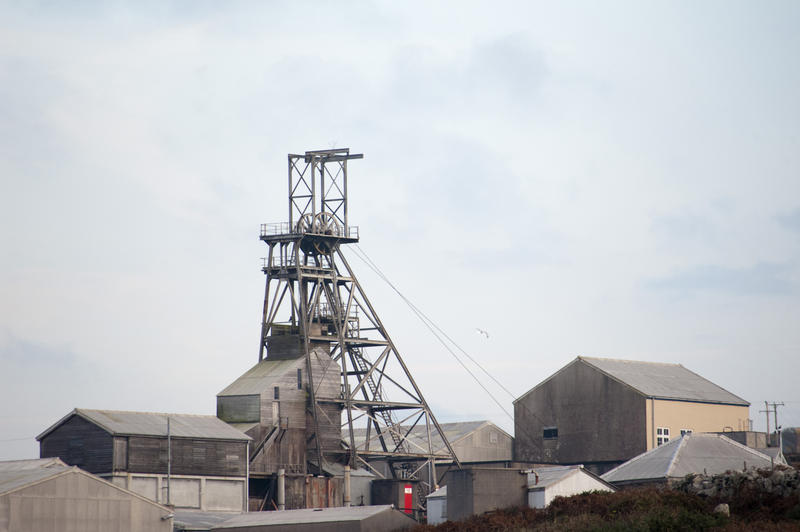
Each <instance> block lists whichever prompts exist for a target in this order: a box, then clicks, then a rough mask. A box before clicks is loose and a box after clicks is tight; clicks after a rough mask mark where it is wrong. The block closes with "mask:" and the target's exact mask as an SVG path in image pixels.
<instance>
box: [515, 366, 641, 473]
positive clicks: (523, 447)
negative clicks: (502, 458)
mask: <svg viewBox="0 0 800 532" xmlns="http://www.w3.org/2000/svg"><path fill="white" fill-rule="evenodd" d="M645 414H646V408H645V399H644V397H643V396H642V395H640V394H639V393H638V392H636V391H634V390H633V389H632V388H630V387H628V386H626V385H624V384H621V383H619V382H617V381H615V380H614V379H611V378H609V377H607V376H605V375H604V374H602V373H601V372H599V371H597V370H596V369H594V368H592V367H591V366H589V365H588V364H586V363H585V362H583V361H581V360H580V359H578V360H575V361H573V362H572V363H571V364H569V365H567V366H565V367H564V368H563V369H562V370H560V371H559V372H558V373H556V374H555V375H553V376H552V377H551V378H550V379H548V380H546V381H544V382H542V383H541V384H540V385H538V386H537V387H536V388H534V389H533V390H531V391H530V392H529V393H527V394H526V395H524V396H522V397H521V398H520V399H518V400H517V401H515V403H514V460H516V461H526V462H540V463H562V464H578V463H584V462H621V461H625V460H628V459H630V458H632V457H634V456H636V455H638V454H640V453H642V452H644V451H645V450H646V448H647V439H646V426H647V425H646V420H645ZM545 427H557V428H558V437H557V438H555V439H544V435H543V431H544V428H545Z"/></svg>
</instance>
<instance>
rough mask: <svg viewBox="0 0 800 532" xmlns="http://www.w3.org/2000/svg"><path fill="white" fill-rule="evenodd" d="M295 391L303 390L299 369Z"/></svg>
mask: <svg viewBox="0 0 800 532" xmlns="http://www.w3.org/2000/svg"><path fill="white" fill-rule="evenodd" d="M297 389H298V390H302V389H303V370H302V369H299V368H298V369H297Z"/></svg>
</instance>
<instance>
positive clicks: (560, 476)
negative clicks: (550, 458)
mask: <svg viewBox="0 0 800 532" xmlns="http://www.w3.org/2000/svg"><path fill="white" fill-rule="evenodd" d="M530 471H531V472H530V473H529V474H528V489H529V490H532V489H544V488H548V487H550V486H553V485H555V484H558V483H559V482H561V481H562V480H564V479H566V478H568V477H571V476H573V475H585V476H588V477H591V478H593V479H594V480H596V481H597V482H598V483H600V484H603V485H605V486H607V487H608V488H609V489H611V490H615V489H616V488H614V486H612V485H611V484H609V483H608V482H606V481H605V480H603V479H602V478H600V477H598V476H597V475H595V474H594V473H592V472H591V471H587V470H586V469H584V468H583V466H582V465H565V466H547V467H535V468H533V469H532V470H530Z"/></svg>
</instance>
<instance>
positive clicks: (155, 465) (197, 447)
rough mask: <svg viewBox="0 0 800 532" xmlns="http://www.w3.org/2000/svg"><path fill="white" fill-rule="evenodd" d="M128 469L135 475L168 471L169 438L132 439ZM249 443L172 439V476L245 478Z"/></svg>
mask: <svg viewBox="0 0 800 532" xmlns="http://www.w3.org/2000/svg"><path fill="white" fill-rule="evenodd" d="M128 466H129V469H128V470H129V471H131V472H133V473H166V472H167V439H166V438H150V437H138V436H131V437H130V439H129V446H128ZM246 471H247V444H245V443H243V442H231V441H219V440H193V439H183V438H173V439H172V473H174V474H176V475H218V476H244V475H245V474H246Z"/></svg>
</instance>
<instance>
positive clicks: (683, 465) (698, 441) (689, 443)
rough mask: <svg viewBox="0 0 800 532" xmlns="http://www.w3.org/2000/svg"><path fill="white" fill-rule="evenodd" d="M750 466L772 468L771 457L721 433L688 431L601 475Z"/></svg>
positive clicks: (620, 477)
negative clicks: (693, 432) (694, 432)
mask: <svg viewBox="0 0 800 532" xmlns="http://www.w3.org/2000/svg"><path fill="white" fill-rule="evenodd" d="M745 465H746V466H747V467H757V468H763V467H770V466H771V465H772V464H771V461H770V457H769V456H767V455H765V454H763V453H760V452H758V451H756V450H755V449H751V448H749V447H746V446H744V445H742V444H741V443H738V442H735V441H733V440H732V439H730V438H728V437H726V436H723V435H721V434H687V435H685V436H682V437H681V438H679V439H677V440H672V441H670V442H669V443H665V444H664V445H661V446H659V447H656V448H655V449H651V450H649V451H647V452H645V453H642V454H640V455H638V456H635V457H633V458H631V459H630V460H628V461H627V462H625V463H624V464H621V465H619V466H617V467H615V468H614V469H612V470H611V471H608V472H607V473H605V474H604V475H602V477H601V478H602V479H603V480H605V481H606V482H611V483H615V482H633V481H644V480H663V479H668V478H683V477H685V476H686V475H688V474H690V473H704V472H705V473H706V474H709V475H714V474H718V473H724V472H725V471H729V470H737V469H738V470H741V469H744V467H745Z"/></svg>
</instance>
